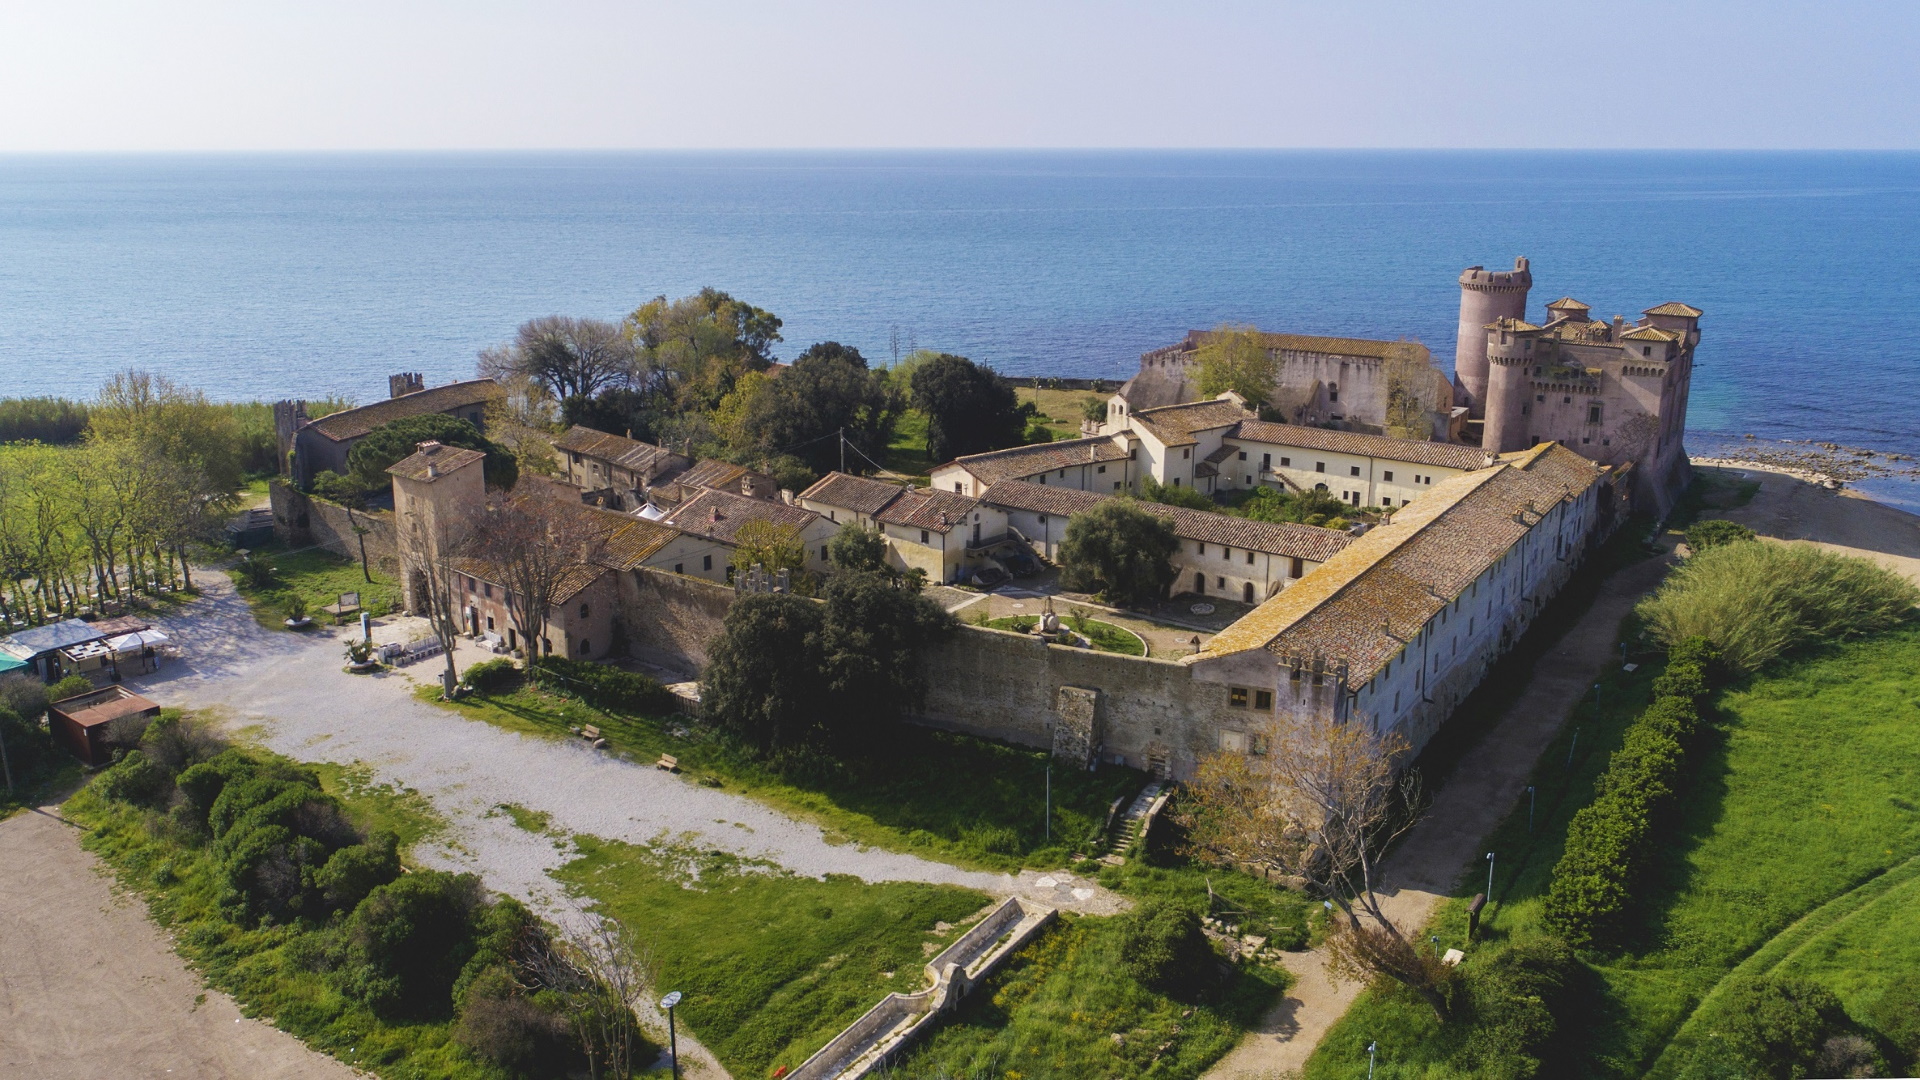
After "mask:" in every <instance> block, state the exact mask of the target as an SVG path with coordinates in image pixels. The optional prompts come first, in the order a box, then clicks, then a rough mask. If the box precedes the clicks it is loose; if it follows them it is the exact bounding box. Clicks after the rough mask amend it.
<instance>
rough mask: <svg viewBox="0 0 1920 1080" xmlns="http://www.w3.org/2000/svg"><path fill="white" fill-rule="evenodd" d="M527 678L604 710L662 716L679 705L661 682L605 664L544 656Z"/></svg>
mask: <svg viewBox="0 0 1920 1080" xmlns="http://www.w3.org/2000/svg"><path fill="white" fill-rule="evenodd" d="M487 662H488V663H493V662H495V661H487ZM475 666H476V667H478V666H479V665H475ZM527 675H528V677H530V678H531V679H532V680H533V682H534V685H536V686H539V687H542V688H544V689H549V690H556V691H560V692H562V693H569V694H573V695H574V696H576V697H578V698H580V699H581V700H582V701H585V702H587V703H588V704H590V705H598V706H600V707H601V708H603V709H621V710H624V711H627V712H637V713H663V712H671V711H673V709H674V707H675V704H676V699H675V698H674V696H673V694H672V692H671V691H669V690H668V689H667V688H666V687H665V686H662V685H661V684H660V680H658V679H654V678H650V677H648V676H646V675H638V674H635V673H633V672H631V671H621V670H620V669H619V668H615V667H608V666H606V665H605V664H594V663H588V662H586V661H584V660H568V659H566V658H565V657H559V656H542V657H539V658H537V659H535V660H532V661H530V662H528V664H527Z"/></svg>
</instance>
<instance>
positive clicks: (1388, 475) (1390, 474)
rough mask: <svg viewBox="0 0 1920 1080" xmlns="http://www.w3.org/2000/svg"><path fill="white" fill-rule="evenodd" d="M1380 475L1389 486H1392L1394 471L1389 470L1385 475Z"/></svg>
mask: <svg viewBox="0 0 1920 1080" xmlns="http://www.w3.org/2000/svg"><path fill="white" fill-rule="evenodd" d="M1380 475H1381V477H1382V478H1384V479H1385V480H1386V482H1387V483H1389V484H1391V483H1393V470H1392V469H1388V470H1387V471H1386V472H1384V473H1381V474H1380Z"/></svg>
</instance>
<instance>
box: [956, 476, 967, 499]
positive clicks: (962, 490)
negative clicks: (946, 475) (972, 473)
mask: <svg viewBox="0 0 1920 1080" xmlns="http://www.w3.org/2000/svg"><path fill="white" fill-rule="evenodd" d="M953 493H954V494H955V495H965V494H966V491H965V490H964V489H962V488H961V486H960V481H958V480H955V481H954V482H953Z"/></svg>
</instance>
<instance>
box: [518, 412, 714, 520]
mask: <svg viewBox="0 0 1920 1080" xmlns="http://www.w3.org/2000/svg"><path fill="white" fill-rule="evenodd" d="M553 451H554V453H553V456H554V462H555V464H556V465H558V466H559V474H558V477H557V478H558V479H560V480H562V481H564V482H565V483H567V484H568V485H570V486H572V487H575V488H578V489H579V490H580V492H581V494H582V497H583V498H584V499H586V500H587V501H589V502H593V501H596V500H597V501H598V502H599V503H600V505H603V506H605V507H607V508H608V509H609V510H636V509H639V508H640V507H641V506H644V505H646V502H647V491H648V489H650V488H652V487H653V486H654V485H655V484H662V483H665V482H667V481H668V480H671V479H672V478H674V477H676V476H678V475H680V474H681V473H683V472H685V471H687V470H688V469H690V468H692V467H693V459H692V458H690V457H688V456H686V455H685V454H676V453H674V452H673V451H671V450H668V449H666V448H665V447H660V446H655V445H653V444H652V443H645V442H641V441H640V440H638V439H627V438H622V437H621V436H619V435H609V434H607V433H606V432H604V431H595V430H593V429H592V428H588V427H581V426H580V425H579V424H575V425H573V426H572V427H570V428H568V429H567V430H566V433H565V434H563V435H561V436H560V437H559V438H557V439H555V440H553Z"/></svg>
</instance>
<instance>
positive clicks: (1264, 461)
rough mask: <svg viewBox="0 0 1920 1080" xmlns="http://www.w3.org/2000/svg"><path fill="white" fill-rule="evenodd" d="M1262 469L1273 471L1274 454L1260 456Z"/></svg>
mask: <svg viewBox="0 0 1920 1080" xmlns="http://www.w3.org/2000/svg"><path fill="white" fill-rule="evenodd" d="M1260 467H1261V468H1263V469H1271V468H1273V455H1272V454H1261V455H1260Z"/></svg>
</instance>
